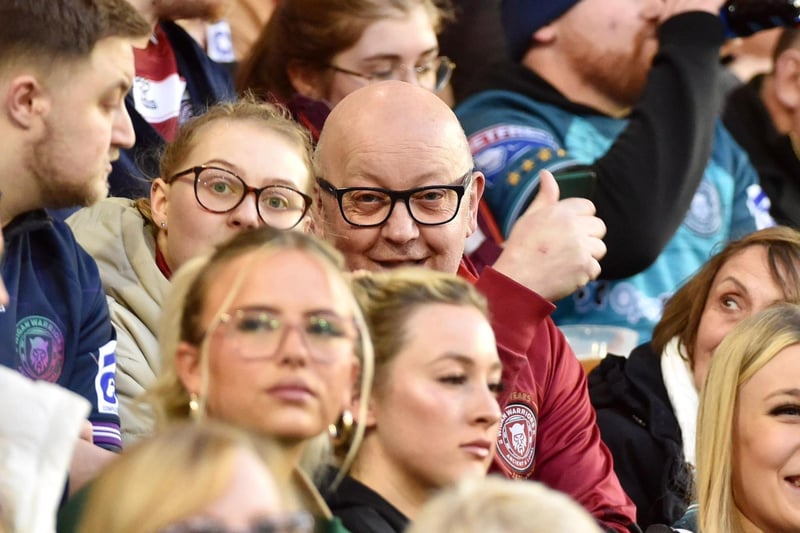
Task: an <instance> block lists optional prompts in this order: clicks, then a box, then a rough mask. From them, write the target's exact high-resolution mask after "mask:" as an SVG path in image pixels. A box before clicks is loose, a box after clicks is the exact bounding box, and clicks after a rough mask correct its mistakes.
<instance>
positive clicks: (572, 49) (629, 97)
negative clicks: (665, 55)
mask: <svg viewBox="0 0 800 533" xmlns="http://www.w3.org/2000/svg"><path fill="white" fill-rule="evenodd" d="M654 35H655V27H647V28H644V29H642V30H641V31H639V32H638V33H637V34H636V36H635V38H634V41H633V43H632V45H631V47H630V48H628V49H627V50H625V51H621V50H608V49H606V50H603V49H602V48H598V47H597V45H596V43H594V42H591V41H589V40H588V39H586V38H585V37H584V36H583V35H582V34H581V33H579V32H574V33H571V35H570V36H569V39H570V42H569V44H568V45H567V46H566V50H567V53H568V54H569V55H570V56H571V57H570V64H571V65H572V68H575V69H576V70H578V71H579V72H580V75H581V77H582V78H583V80H584V82H585V84H586V85H589V86H591V87H593V88H594V90H595V91H597V92H599V93H601V94H603V95H604V96H605V97H606V98H609V99H610V100H612V101H614V102H616V103H617V104H618V105H619V106H620V107H621V108H627V107H631V106H633V105H634V104H636V103H637V102H638V101H639V99H640V98H641V96H642V94H643V93H644V88H645V86H646V85H647V77H648V75H649V73H650V68H651V66H652V63H653V57H655V54H656V52H657V50H658V45H657V44H656V41H655V40H654V39H653V38H652V37H653V36H654Z"/></svg>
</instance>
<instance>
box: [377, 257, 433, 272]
mask: <svg viewBox="0 0 800 533" xmlns="http://www.w3.org/2000/svg"><path fill="white" fill-rule="evenodd" d="M375 263H376V264H378V265H380V267H381V268H384V269H388V270H391V269H393V268H401V267H421V266H425V259H404V260H396V261H377V260H376V261H375Z"/></svg>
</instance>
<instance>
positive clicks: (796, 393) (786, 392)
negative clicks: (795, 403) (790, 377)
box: [767, 387, 800, 399]
mask: <svg viewBox="0 0 800 533" xmlns="http://www.w3.org/2000/svg"><path fill="white" fill-rule="evenodd" d="M777 396H793V397H795V398H800V389H798V388H796V387H793V388H789V389H780V390H776V391H774V392H772V393H770V394H768V395H767V399H770V398H775V397H777Z"/></svg>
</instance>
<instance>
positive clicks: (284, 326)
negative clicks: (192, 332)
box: [203, 307, 358, 363]
mask: <svg viewBox="0 0 800 533" xmlns="http://www.w3.org/2000/svg"><path fill="white" fill-rule="evenodd" d="M215 330H216V331H219V330H223V331H224V332H225V334H226V335H229V336H230V337H231V339H232V340H233V341H234V342H235V343H236V353H237V354H238V355H239V357H241V358H242V359H271V358H273V357H275V355H276V354H277V353H278V352H279V350H280V348H281V346H282V345H283V343H284V342H285V340H286V336H287V335H288V334H289V330H295V331H297V332H298V333H299V334H300V336H301V337H302V339H303V343H304V344H305V347H306V349H307V350H308V353H309V356H310V357H311V359H312V360H314V361H316V362H317V363H331V362H332V361H334V360H335V357H336V355H337V354H339V353H341V350H340V349H339V348H341V347H344V343H348V344H349V343H352V342H353V341H354V340H355V339H356V338H357V337H358V330H357V329H356V326H355V322H354V321H353V319H352V318H347V317H343V316H339V315H337V314H335V313H331V312H319V313H310V314H308V315H305V316H304V317H303V319H302V320H301V321H300V322H299V323H295V322H292V321H290V320H287V319H286V318H285V317H284V316H282V315H281V314H280V313H278V312H275V311H274V310H272V309H268V308H264V307H244V308H240V309H234V310H231V311H229V312H227V313H222V314H220V316H219V320H218V322H217V323H216V327H213V326H212V329H209V330H208V331H207V332H206V333H204V334H203V338H205V337H208V336H209V335H211V334H212V333H213V332H214V331H215Z"/></svg>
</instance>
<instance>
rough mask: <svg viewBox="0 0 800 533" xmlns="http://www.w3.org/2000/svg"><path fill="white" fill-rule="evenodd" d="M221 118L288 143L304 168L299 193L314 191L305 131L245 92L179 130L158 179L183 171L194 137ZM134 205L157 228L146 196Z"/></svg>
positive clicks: (164, 154) (164, 156)
mask: <svg viewBox="0 0 800 533" xmlns="http://www.w3.org/2000/svg"><path fill="white" fill-rule="evenodd" d="M220 121H229V122H244V121H249V122H251V123H253V124H256V125H258V126H261V127H263V128H266V129H267V130H270V131H273V132H275V133H277V134H279V135H281V136H282V137H283V138H284V139H285V140H286V141H287V142H289V144H290V145H292V146H293V147H295V149H296V150H297V153H298V154H299V155H300V157H301V158H302V160H303V165H304V166H305V169H306V177H307V180H306V186H305V188H304V189H303V191H302V192H304V193H306V194H311V193H312V192H313V190H314V170H313V165H312V163H311V136H310V135H309V133H308V131H307V130H306V129H305V128H303V127H302V126H300V125H299V124H298V123H297V122H295V121H294V120H293V119H292V116H291V113H290V112H289V111H288V110H287V109H286V108H285V107H283V106H282V105H280V104H275V103H265V102H260V101H256V100H255V98H254V97H253V96H252V95H251V94H245V95H244V96H243V97H242V98H241V99H239V100H237V101H235V102H221V103H218V104H215V105H213V106H211V107H209V108H208V110H207V111H206V112H205V113H203V114H202V115H198V116H196V117H194V118H192V119H190V120H189V121H187V122H186V123H185V124H183V125H182V126H181V127H180V129H179V130H178V135H177V136H176V137H175V139H173V140H172V142H170V143H168V144H167V145H166V146H165V147H164V149H163V152H162V153H161V157H160V159H159V167H160V170H159V173H160V174H161V179H163V180H164V181H165V182H167V183H170V181H171V179H172V176H173V175H175V174H176V173H177V172H180V171H182V170H183V169H182V168H179V166H180V165H182V164H183V161H184V160H185V158H186V154H187V153H188V152H189V151H190V150H191V149H192V148H193V147H194V145H195V144H196V142H197V138H198V137H201V136H202V135H203V132H204V130H205V129H206V127H207V126H209V125H212V124H215V123H217V122H220ZM135 205H136V207H137V209H138V210H139V212H140V213H141V214H142V216H143V217H144V219H145V221H147V223H148V224H149V225H150V226H151V227H152V228H153V229H157V228H156V225H155V224H154V222H153V214H152V210H151V206H150V199H149V198H139V199H138V200H136V202H135Z"/></svg>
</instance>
